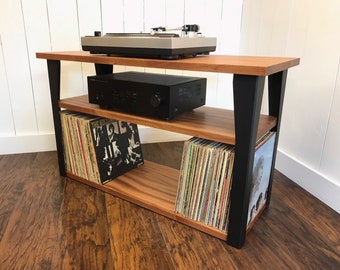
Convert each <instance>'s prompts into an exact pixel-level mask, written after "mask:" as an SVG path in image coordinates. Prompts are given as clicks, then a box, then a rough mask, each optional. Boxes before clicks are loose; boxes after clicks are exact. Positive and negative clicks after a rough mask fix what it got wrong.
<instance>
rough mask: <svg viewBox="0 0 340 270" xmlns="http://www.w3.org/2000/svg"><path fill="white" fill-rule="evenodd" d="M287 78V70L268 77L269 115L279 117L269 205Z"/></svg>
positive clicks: (269, 186)
mask: <svg viewBox="0 0 340 270" xmlns="http://www.w3.org/2000/svg"><path fill="white" fill-rule="evenodd" d="M286 80H287V70H284V71H281V72H278V73H275V74H272V75H269V77H268V99H269V115H272V116H275V117H276V118H277V125H276V127H275V128H274V129H273V131H276V138H275V143H274V152H273V161H272V167H271V173H270V179H269V185H268V192H267V201H266V206H267V207H268V206H269V204H270V198H271V191H272V184H273V174H274V169H275V160H276V153H277V144H278V141H279V134H280V126H281V115H282V107H283V100H284V95H285V89H286Z"/></svg>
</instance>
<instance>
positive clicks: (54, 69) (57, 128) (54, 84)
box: [47, 60, 66, 176]
mask: <svg viewBox="0 0 340 270" xmlns="http://www.w3.org/2000/svg"><path fill="white" fill-rule="evenodd" d="M47 68H48V79H49V82H50V93H51V103H52V113H53V121H54V132H55V140H56V145H57V153H58V162H59V173H60V175H61V176H66V171H65V160H64V150H63V139H62V133H61V122H60V114H59V112H60V108H59V106H58V102H59V100H60V61H59V60H47Z"/></svg>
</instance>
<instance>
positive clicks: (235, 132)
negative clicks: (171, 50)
mask: <svg viewBox="0 0 340 270" xmlns="http://www.w3.org/2000/svg"><path fill="white" fill-rule="evenodd" d="M37 58H42V59H47V66H48V75H49V81H50V91H51V101H52V110H53V118H54V127H55V136H56V144H57V151H58V160H59V170H60V174H61V175H63V176H68V177H69V178H72V179H75V180H78V181H81V182H84V183H86V184H88V185H91V186H93V187H95V188H98V189H101V190H103V191H105V192H108V193H110V194H112V195H114V196H118V197H120V198H123V199H125V200H128V201H130V202H132V203H135V204H138V205H140V206H143V207H145V208H147V209H150V210H152V211H155V212H157V213H159V214H162V215H165V216H167V217H169V218H172V219H174V220H177V221H179V222H182V223H184V224H187V225H189V226H191V227H194V228H196V229H199V230H202V231H204V232H206V233H209V234H211V235H213V236H215V237H218V238H220V239H223V240H226V241H227V243H228V244H230V245H232V246H234V247H237V248H240V247H242V245H243V244H244V242H245V237H246V231H247V214H248V205H249V197H250V185H251V180H252V170H253V161H254V154H255V143H256V139H257V138H260V137H261V136H262V135H264V134H265V133H266V132H268V131H269V130H273V131H276V132H277V136H276V141H275V147H274V158H273V164H272V170H273V169H274V166H275V157H276V149H277V142H278V138H279V136H278V135H279V131H280V122H281V112H282V106H283V98H284V92H285V85H286V77H287V70H288V68H290V67H293V66H296V65H298V64H299V58H277V57H246V56H244V57H242V56H216V55H214V56H202V57H195V58H187V59H181V60H159V59H141V58H124V57H109V56H103V55H91V54H89V53H88V52H83V51H75V52H46V53H37ZM61 61H77V62H88V63H94V64H95V68H96V73H97V74H106V73H112V71H113V65H125V66H140V67H152V68H162V69H164V68H167V69H178V70H193V71H205V72H221V73H233V74H234V81H233V88H234V89H233V93H234V111H230V110H223V109H216V108H209V107H203V108H199V109H197V110H195V111H194V112H189V113H184V114H182V115H180V116H178V117H176V118H175V119H174V120H171V121H163V120H157V119H151V118H146V117H140V116H133V115H129V114H124V113H118V112H113V111H108V110H103V109H100V108H99V107H98V106H97V105H93V104H89V103H88V101H87V96H80V97H74V98H68V99H64V100H60V69H61ZM266 76H268V90H269V115H260V109H261V103H262V96H263V90H264V81H265V77H266ZM60 108H66V109H70V110H75V111H79V112H84V113H88V114H93V115H98V116H103V117H108V118H113V119H117V120H123V121H128V122H132V123H136V124H142V125H145V126H150V127H155V128H159V129H164V130H168V131H174V132H178V133H183V134H187V135H191V136H197V137H201V138H205V139H210V140H215V141H220V142H224V143H228V144H232V145H235V162H234V169H233V183H232V190H231V206H230V207H231V208H230V216H229V227H228V233H227V234H226V233H223V232H221V231H219V230H217V229H215V228H211V227H209V226H206V225H204V224H202V223H199V222H195V221H193V220H190V219H188V218H185V217H183V216H181V215H179V214H177V213H175V212H174V210H173V209H174V203H175V198H176V193H177V191H176V190H177V183H178V178H179V172H178V171H177V170H174V169H171V168H168V167H165V166H162V165H159V164H155V163H152V162H148V161H146V162H145V165H143V166H141V167H140V168H138V169H136V170H132V171H131V172H129V173H127V174H125V175H123V176H121V177H119V178H117V179H115V180H114V181H111V182H109V183H107V184H105V185H97V184H95V183H93V182H90V181H87V180H85V179H81V178H79V177H77V176H75V175H72V174H70V173H68V172H66V171H65V163H64V155H63V148H62V134H61V123H60V116H59V111H60ZM271 175H273V174H271ZM271 178H272V177H271ZM271 183H272V179H270V184H269V192H268V195H269V196H268V198H267V207H268V206H269V202H270V191H271Z"/></svg>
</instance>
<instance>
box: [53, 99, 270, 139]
mask: <svg viewBox="0 0 340 270" xmlns="http://www.w3.org/2000/svg"><path fill="white" fill-rule="evenodd" d="M59 107H60V108H65V109H69V110H74V111H77V112H82V113H87V114H92V115H97V116H102V117H106V118H111V119H116V120H121V121H126V122H131V123H135V124H139V125H144V126H148V127H153V128H157V129H162V130H167V131H172V132H177V133H182V134H186V135H190V136H195V137H200V138H203V139H208V140H213V141H218V142H223V143H227V144H230V145H235V128H234V111H232V110H226V109H220V108H212V107H208V106H203V107H200V108H197V109H195V110H193V111H190V112H186V113H182V114H181V115H179V116H177V117H176V118H174V119H173V120H168V121H166V120H159V119H155V118H148V117H142V116H136V115H132V114H127V113H122V112H117V111H112V110H106V109H102V108H100V107H99V106H98V105H95V104H90V103H89V102H88V96H87V95H83V96H78V97H72V98H65V99H62V100H60V101H59ZM275 126H276V118H275V117H273V116H269V115H260V121H259V128H258V132H257V139H260V138H261V137H262V136H263V135H265V134H266V133H267V132H268V131H269V130H271V129H272V128H273V127H275Z"/></svg>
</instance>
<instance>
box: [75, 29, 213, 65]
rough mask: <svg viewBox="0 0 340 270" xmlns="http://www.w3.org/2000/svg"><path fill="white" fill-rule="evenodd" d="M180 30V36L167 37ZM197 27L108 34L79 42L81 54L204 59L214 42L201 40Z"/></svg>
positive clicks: (206, 39) (96, 34) (98, 34)
mask: <svg viewBox="0 0 340 270" xmlns="http://www.w3.org/2000/svg"><path fill="white" fill-rule="evenodd" d="M174 30H180V31H181V33H180V34H177V33H168V31H174ZM198 31H199V26H198V25H196V24H193V25H184V26H182V27H179V28H165V27H155V28H152V29H151V32H150V33H107V34H105V35H103V36H102V35H101V32H100V31H96V32H95V33H94V36H85V37H82V38H81V45H82V49H83V50H84V51H89V52H90V53H91V54H107V55H120V56H127V57H146V58H161V59H179V58H183V57H194V56H196V55H207V54H209V53H210V52H213V51H215V50H216V38H215V37H204V36H202V34H201V33H199V32H198Z"/></svg>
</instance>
